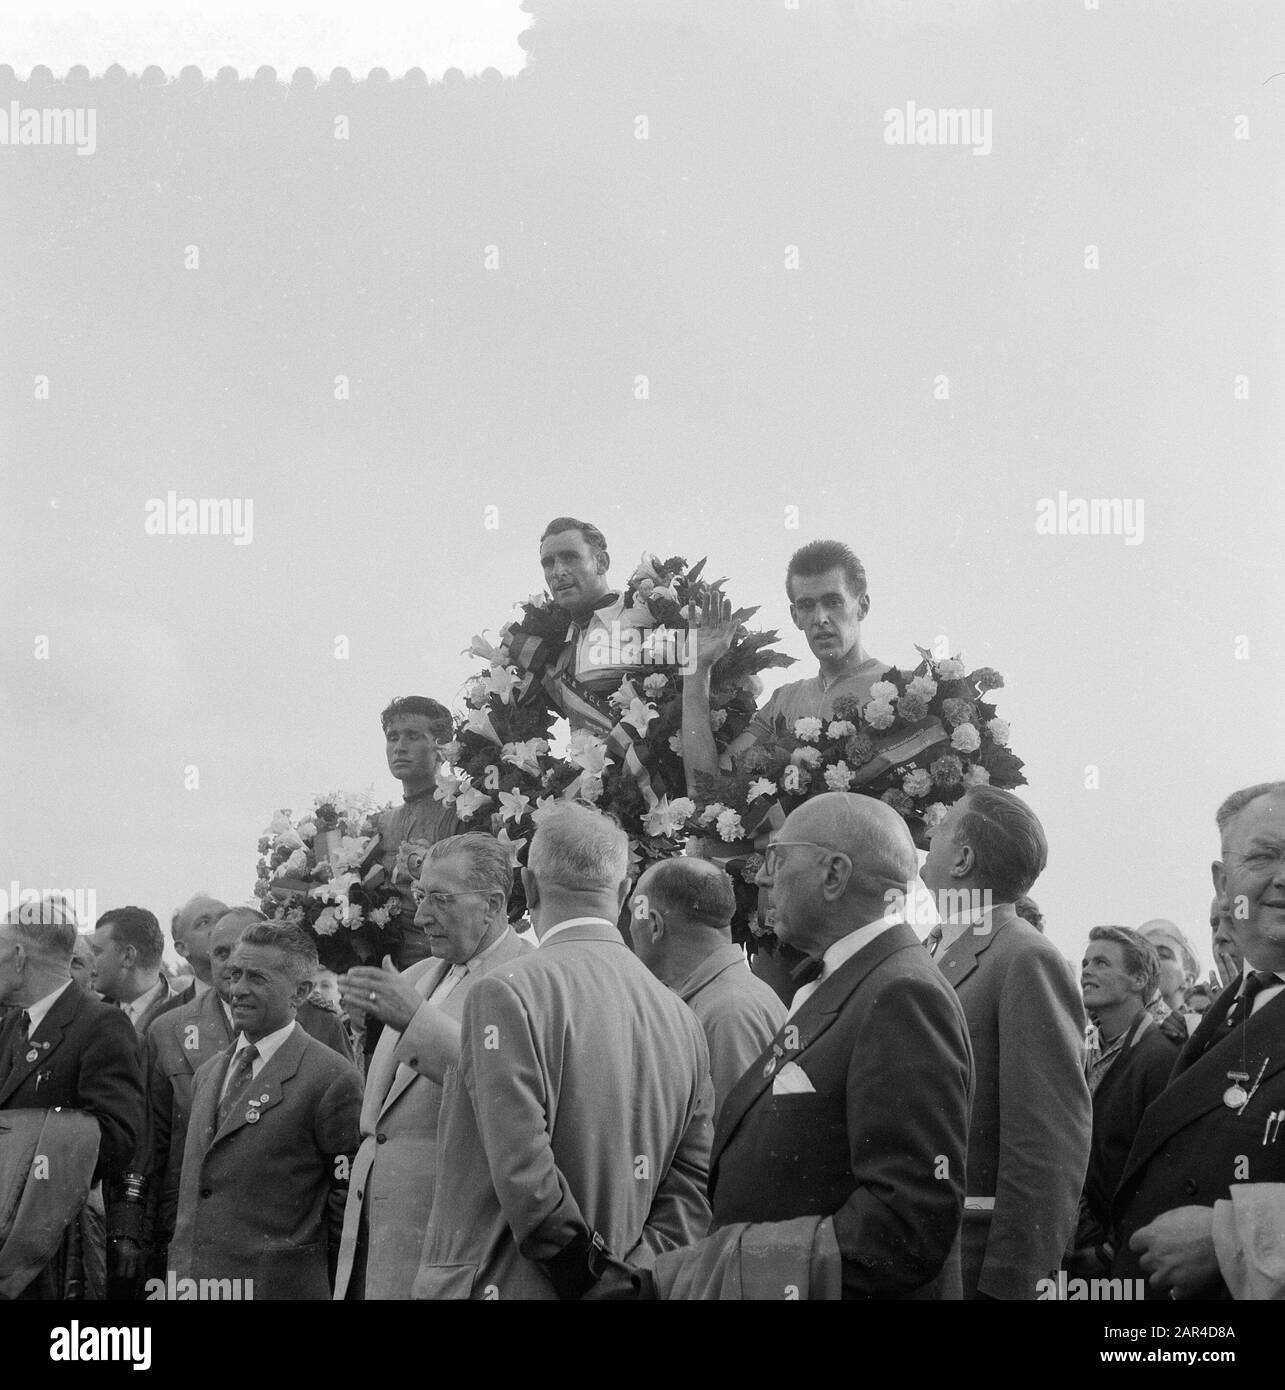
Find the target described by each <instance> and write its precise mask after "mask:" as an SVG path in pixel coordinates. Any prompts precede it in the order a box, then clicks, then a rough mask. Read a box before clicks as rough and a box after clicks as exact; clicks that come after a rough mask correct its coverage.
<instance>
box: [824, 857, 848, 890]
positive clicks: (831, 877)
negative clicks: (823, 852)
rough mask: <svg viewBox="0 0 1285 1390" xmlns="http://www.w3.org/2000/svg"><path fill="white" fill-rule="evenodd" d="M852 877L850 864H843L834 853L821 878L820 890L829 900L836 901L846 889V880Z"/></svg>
mask: <svg viewBox="0 0 1285 1390" xmlns="http://www.w3.org/2000/svg"><path fill="white" fill-rule="evenodd" d="M851 877H852V865H851V864H850V863H848V864H845V863H844V862H843V860H842V859H841V858H840V857H839V856H838V855H835V856H834V857H833V858H832V859H831V860H830V862H829V864H828V865H827V866H826V870H825V874H824V876H823V877H822V879H821V891H822V893H823V894H824V895H825V896H826V898H827V899H828V900H829V901H830V902H837V901H838V900H839V899H840V898H841V897H843V895H844V893H846V892H847V891H848V880H849V879H850V878H851Z"/></svg>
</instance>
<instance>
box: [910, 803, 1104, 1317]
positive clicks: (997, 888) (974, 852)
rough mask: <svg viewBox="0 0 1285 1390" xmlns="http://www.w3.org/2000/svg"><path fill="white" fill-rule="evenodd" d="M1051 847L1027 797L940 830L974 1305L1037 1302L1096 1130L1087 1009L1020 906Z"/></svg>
mask: <svg viewBox="0 0 1285 1390" xmlns="http://www.w3.org/2000/svg"><path fill="white" fill-rule="evenodd" d="M1047 858H1048V846H1047V844H1046V842H1045V838H1044V830H1043V827H1042V826H1041V825H1040V822H1039V820H1038V818H1037V817H1036V815H1035V813H1034V812H1033V811H1032V810H1031V809H1030V807H1029V806H1027V805H1026V803H1025V802H1024V801H1022V800H1021V798H1020V797H1016V796H1014V795H1013V794H1012V793H1011V792H1007V791H1000V790H998V789H996V788H993V787H974V788H973V789H972V790H971V791H969V792H968V793H967V794H966V795H965V796H963V797H962V798H961V799H960V800H959V801H957V802H955V804H954V805H953V806H952V807H951V808H950V810H949V812H948V813H947V815H946V818H945V820H943V821H942V822H941V824H940V825H938V826H937V827H936V828H935V829H934V830H933V831H932V835H931V844H930V847H929V850H928V858H927V860H926V861H925V863H924V866H923V869H922V873H921V877H922V878H923V881H924V884H925V885H926V886H927V887H928V888H929V889H930V890H931V891H932V892H933V894H934V895H935V897H936V899H937V912H938V915H939V917H940V918H941V919H942V921H941V925H940V926H938V927H935V928H934V929H933V931H932V932H931V933H930V934H929V939H928V943H927V944H928V946H929V949H930V951H932V952H933V954H934V958H935V960H936V962H937V964H938V966H939V967H940V969H941V973H942V976H943V978H944V979H945V980H947V981H948V982H949V983H950V984H951V985H952V986H953V987H954V989H955V991H956V993H957V994H958V995H959V1002H960V1003H961V1004H962V1005H963V1007H964V1014H965V1016H966V1017H967V1019H968V1032H969V1036H970V1038H971V1039H972V1044H973V1059H974V1063H975V1067H976V1089H975V1091H974V1094H973V1108H972V1114H971V1117H970V1121H969V1135H968V1194H967V1196H968V1201H967V1204H966V1207H965V1211H964V1235H963V1268H964V1297H965V1298H969V1299H972V1298H998V1299H1035V1298H1038V1297H1039V1290H1040V1280H1042V1279H1046V1278H1048V1277H1050V1276H1051V1275H1055V1274H1056V1273H1057V1270H1058V1268H1059V1267H1060V1265H1061V1261H1062V1256H1063V1253H1064V1252H1065V1250H1066V1247H1067V1242H1068V1241H1069V1240H1070V1239H1071V1237H1072V1235H1073V1234H1074V1231H1075V1227H1076V1220H1077V1214H1078V1209H1079V1200H1080V1192H1081V1190H1082V1189H1083V1186H1084V1175H1085V1171H1086V1169H1087V1167H1088V1162H1089V1144H1090V1139H1091V1137H1092V1131H1093V1114H1092V1106H1091V1103H1090V1100H1089V1088H1088V1085H1087V1083H1086V1081H1085V1077H1084V1071H1083V1056H1084V1022H1085V1020H1084V1004H1083V1001H1082V999H1081V997H1080V991H1079V990H1078V989H1077V988H1076V983H1075V976H1074V975H1073V973H1072V971H1071V967H1070V965H1069V964H1068V963H1067V961H1066V960H1064V959H1063V957H1062V955H1061V954H1060V952H1059V951H1058V950H1057V948H1056V947H1055V946H1054V945H1053V943H1052V942H1051V941H1049V940H1048V938H1047V937H1045V936H1042V935H1041V934H1040V933H1039V932H1038V931H1036V930H1035V928H1034V927H1033V926H1031V925H1030V923H1028V922H1025V921H1023V920H1022V919H1021V918H1020V917H1019V916H1018V915H1017V912H1016V910H1015V908H1014V903H1015V901H1016V900H1017V899H1018V898H1020V897H1022V896H1023V895H1024V894H1026V893H1028V892H1029V891H1030V888H1031V885H1032V884H1033V883H1034V882H1035V880H1036V879H1037V878H1038V877H1039V875H1040V874H1041V873H1042V872H1043V870H1044V864H1045V861H1046V859H1047Z"/></svg>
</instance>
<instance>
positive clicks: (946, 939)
mask: <svg viewBox="0 0 1285 1390" xmlns="http://www.w3.org/2000/svg"><path fill="white" fill-rule="evenodd" d="M995 906H996V905H995V904H994V903H992V904H991V905H990V907H984V908H982V910H981V911H980V912H969V913H966V914H965V915H964V916H963V917H948V918H947V919H946V920H945V921H944V922H942V923H941V946H940V947H939V948H938V955H944V954H945V953H946V951H948V950H949V949H950V948H951V947H952V946H953V945H954V944H955V942H956V941H958V940H959V938H960V937H961V936H963V934H964V933H965V932H966V931H972V930H973V929H976V930H977V931H979V932H981V933H982V934H983V935H984V934H985V933H986V932H989V931H991V930H992V929H993V928H994V925H995V923H994V921H993V920H992V916H991V914H992V913H993V912H994V911H995Z"/></svg>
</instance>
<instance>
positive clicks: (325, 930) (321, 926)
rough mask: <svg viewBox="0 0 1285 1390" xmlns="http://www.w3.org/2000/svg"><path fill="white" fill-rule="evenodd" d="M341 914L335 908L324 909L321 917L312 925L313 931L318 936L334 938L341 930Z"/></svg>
mask: <svg viewBox="0 0 1285 1390" xmlns="http://www.w3.org/2000/svg"><path fill="white" fill-rule="evenodd" d="M339 925H340V923H339V914H338V913H337V912H336V911H335V909H334V908H333V907H323V908H322V910H321V915H320V916H319V917H318V918H317V920H316V921H315V922H314V923H313V924H312V929H313V931H314V932H316V934H317V935H318V936H334V934H335V933H336V932H337V931H338V930H339Z"/></svg>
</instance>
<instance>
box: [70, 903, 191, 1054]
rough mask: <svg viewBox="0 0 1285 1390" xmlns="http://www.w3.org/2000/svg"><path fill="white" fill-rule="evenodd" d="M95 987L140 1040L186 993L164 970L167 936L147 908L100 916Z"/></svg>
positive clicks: (95, 940)
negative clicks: (169, 1005)
mask: <svg viewBox="0 0 1285 1390" xmlns="http://www.w3.org/2000/svg"><path fill="white" fill-rule="evenodd" d="M90 945H91V947H92V948H93V952H94V977H93V985H94V988H95V989H96V990H97V991H98V993H99V994H101V995H102V997H103V998H104V999H105V1000H106V1001H107V1002H108V1003H109V1004H117V1005H119V1006H120V1008H121V1009H123V1010H124V1012H125V1014H126V1016H127V1017H128V1018H129V1021H130V1022H131V1023H132V1024H133V1025H134V1030H135V1032H137V1033H138V1035H139V1036H140V1037H142V1035H143V1034H144V1033H146V1032H147V1029H148V1027H149V1026H150V1025H151V1022H152V1020H153V1019H154V1018H155V1017H156V1016H157V1014H158V1013H160V1011H161V1010H162V1009H163V1008H164V1007H165V1005H166V1004H167V1003H168V1002H169V1001H170V1000H171V999H173V998H175V997H176V996H177V995H178V994H180V993H181V992H182V991H181V990H179V989H175V988H174V986H173V983H172V982H171V980H170V978H169V976H168V975H166V974H165V972H164V971H163V970H162V969H161V956H162V955H163V953H164V951H165V937H164V934H163V933H162V932H161V924H160V923H159V922H158V921H157V920H156V915H155V914H154V913H152V912H149V911H148V910H147V909H146V908H145V907H114V908H112V909H111V910H110V911H109V912H104V913H103V915H102V916H101V917H99V919H98V921H97V923H95V927H94V935H93V938H92V939H91V941H90Z"/></svg>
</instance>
